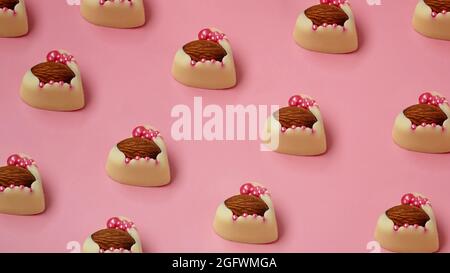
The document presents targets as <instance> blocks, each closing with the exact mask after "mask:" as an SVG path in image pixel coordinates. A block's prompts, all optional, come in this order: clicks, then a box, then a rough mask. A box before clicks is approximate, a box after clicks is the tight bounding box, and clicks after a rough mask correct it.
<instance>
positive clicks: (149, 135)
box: [133, 126, 159, 140]
mask: <svg viewBox="0 0 450 273" xmlns="http://www.w3.org/2000/svg"><path fill="white" fill-rule="evenodd" d="M158 136H159V131H154V130H152V129H147V128H145V127H144V126H138V127H136V128H134V129H133V137H142V138H146V139H150V140H153V139H154V138H156V137H158Z"/></svg>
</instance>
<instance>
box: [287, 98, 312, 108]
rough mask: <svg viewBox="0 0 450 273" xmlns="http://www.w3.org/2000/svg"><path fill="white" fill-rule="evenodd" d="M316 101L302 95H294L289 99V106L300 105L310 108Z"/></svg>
mask: <svg viewBox="0 0 450 273" xmlns="http://www.w3.org/2000/svg"><path fill="white" fill-rule="evenodd" d="M315 105H316V101H315V100H312V99H308V98H302V97H301V96H300V95H295V96H292V97H291V98H290V99H289V106H298V107H302V108H305V109H308V108H309V107H312V106H315Z"/></svg>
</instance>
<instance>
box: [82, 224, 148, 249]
mask: <svg viewBox="0 0 450 273" xmlns="http://www.w3.org/2000/svg"><path fill="white" fill-rule="evenodd" d="M113 218H116V219H119V221H126V222H128V223H129V224H130V227H129V228H123V230H124V231H126V232H128V234H129V235H130V236H131V237H132V238H133V239H134V241H135V243H134V244H133V245H132V246H131V249H129V250H128V249H116V248H113V249H100V246H99V245H98V244H97V243H96V242H95V241H94V240H93V239H92V235H90V236H89V237H88V238H87V239H86V240H85V241H84V244H83V249H82V252H83V253H142V243H141V239H140V238H139V233H138V231H137V229H136V227H135V225H134V224H133V223H132V222H131V221H130V220H129V219H128V218H125V217H122V216H119V217H113ZM113 218H111V219H113ZM111 219H110V220H108V224H107V226H108V225H109V223H110V222H111ZM108 228H114V227H108ZM110 240H112V239H110Z"/></svg>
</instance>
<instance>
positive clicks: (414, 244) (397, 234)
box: [375, 193, 439, 253]
mask: <svg viewBox="0 0 450 273" xmlns="http://www.w3.org/2000/svg"><path fill="white" fill-rule="evenodd" d="M413 195H414V196H420V197H422V198H424V197H423V196H422V195H421V194H418V193H414V194H413ZM420 207H421V208H422V209H423V211H424V212H425V213H426V214H427V215H428V217H429V218H430V220H428V222H426V224H425V226H424V227H423V226H417V225H408V226H406V227H405V226H401V227H396V226H395V224H394V222H393V221H392V220H391V219H390V218H389V217H388V216H387V215H386V213H383V214H382V215H381V216H380V217H379V219H378V222H377V226H376V229H375V240H377V241H378V242H379V243H380V245H381V247H383V248H384V249H387V250H389V251H393V252H402V253H417V252H419V253H424V252H436V251H438V250H439V236H438V230H437V224H436V218H435V215H434V213H433V210H432V208H431V205H430V204H429V203H427V204H424V205H421V206H420Z"/></svg>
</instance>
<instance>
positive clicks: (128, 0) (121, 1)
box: [98, 0, 133, 6]
mask: <svg viewBox="0 0 450 273" xmlns="http://www.w3.org/2000/svg"><path fill="white" fill-rule="evenodd" d="M106 1H110V2H114V0H100V1H99V2H98V3H99V4H100V5H101V6H103V5H104V4H105V3H106ZM117 1H118V2H120V3H124V2H125V1H127V2H128V3H130V5H133V0H117Z"/></svg>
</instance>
